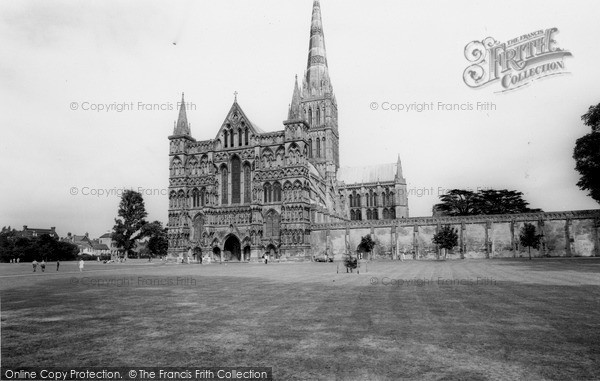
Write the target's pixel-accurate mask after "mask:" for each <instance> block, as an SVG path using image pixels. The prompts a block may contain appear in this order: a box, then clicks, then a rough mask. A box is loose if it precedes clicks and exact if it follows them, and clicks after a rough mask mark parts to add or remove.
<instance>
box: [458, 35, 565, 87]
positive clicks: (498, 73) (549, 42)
mask: <svg viewBox="0 0 600 381" xmlns="http://www.w3.org/2000/svg"><path fill="white" fill-rule="evenodd" d="M557 32H558V29H557V28H550V29H546V30H543V29H540V30H536V31H535V32H532V33H528V34H524V35H522V36H520V37H517V38H513V39H512V40H509V41H508V42H505V43H500V42H498V41H496V40H495V39H494V38H492V37H488V38H486V39H484V40H482V41H472V42H470V43H468V44H467V46H465V57H466V58H467V60H468V61H469V62H471V65H469V67H467V68H466V69H465V71H464V73H463V79H464V81H465V83H466V84H467V86H469V87H472V88H480V87H482V86H485V85H489V84H491V83H494V82H500V85H501V86H502V89H501V90H500V91H499V92H504V91H509V90H515V89H518V88H520V87H522V86H525V85H527V84H529V83H531V82H532V81H535V80H537V79H540V78H544V77H548V76H552V75H559V74H565V73H567V72H566V71H565V63H564V58H565V57H568V56H571V53H570V52H569V51H567V50H564V49H560V48H559V47H557V44H556V41H555V40H554V39H553V36H554V34H555V33H557Z"/></svg>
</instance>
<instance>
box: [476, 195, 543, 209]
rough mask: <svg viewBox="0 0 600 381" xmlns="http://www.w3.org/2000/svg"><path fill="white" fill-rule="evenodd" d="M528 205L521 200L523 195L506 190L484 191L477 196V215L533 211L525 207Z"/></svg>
mask: <svg viewBox="0 0 600 381" xmlns="http://www.w3.org/2000/svg"><path fill="white" fill-rule="evenodd" d="M527 205H529V203H528V202H527V201H525V200H523V193H522V192H517V191H515V190H508V189H501V190H495V189H485V190H481V191H479V192H478V194H477V210H478V211H479V214H516V213H527V212H532V211H540V210H539V209H536V210H533V209H529V208H528V207H527Z"/></svg>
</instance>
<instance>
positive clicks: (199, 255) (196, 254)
mask: <svg viewBox="0 0 600 381" xmlns="http://www.w3.org/2000/svg"><path fill="white" fill-rule="evenodd" d="M193 256H194V261H199V260H200V258H202V249H201V248H200V247H198V246H196V247H195V248H194V252H193Z"/></svg>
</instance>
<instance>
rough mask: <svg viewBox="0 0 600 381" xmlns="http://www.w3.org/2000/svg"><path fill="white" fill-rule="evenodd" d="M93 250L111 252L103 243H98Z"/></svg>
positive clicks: (93, 246)
mask: <svg viewBox="0 0 600 381" xmlns="http://www.w3.org/2000/svg"><path fill="white" fill-rule="evenodd" d="M92 248H93V249H94V250H110V249H109V248H108V246H106V245H105V244H103V243H96V244H94V245H92Z"/></svg>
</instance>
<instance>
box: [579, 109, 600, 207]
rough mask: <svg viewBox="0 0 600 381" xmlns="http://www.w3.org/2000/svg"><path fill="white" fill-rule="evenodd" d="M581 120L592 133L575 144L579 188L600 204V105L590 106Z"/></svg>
mask: <svg viewBox="0 0 600 381" xmlns="http://www.w3.org/2000/svg"><path fill="white" fill-rule="evenodd" d="M581 120H583V124H584V125H586V126H588V127H590V128H591V129H592V132H590V133H589V134H587V135H584V136H582V137H581V138H579V139H577V142H575V149H574V150H573V158H574V159H575V163H576V164H575V169H576V170H577V172H579V174H580V175H581V177H580V178H579V181H578V182H577V186H578V187H579V188H580V189H582V190H587V191H588V195H589V196H590V197H591V198H593V199H594V200H595V201H596V202H598V203H600V103H599V104H597V105H596V106H590V108H589V109H588V112H587V113H585V114H583V115H582V116H581Z"/></svg>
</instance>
